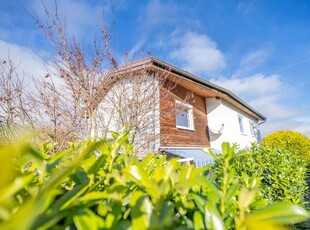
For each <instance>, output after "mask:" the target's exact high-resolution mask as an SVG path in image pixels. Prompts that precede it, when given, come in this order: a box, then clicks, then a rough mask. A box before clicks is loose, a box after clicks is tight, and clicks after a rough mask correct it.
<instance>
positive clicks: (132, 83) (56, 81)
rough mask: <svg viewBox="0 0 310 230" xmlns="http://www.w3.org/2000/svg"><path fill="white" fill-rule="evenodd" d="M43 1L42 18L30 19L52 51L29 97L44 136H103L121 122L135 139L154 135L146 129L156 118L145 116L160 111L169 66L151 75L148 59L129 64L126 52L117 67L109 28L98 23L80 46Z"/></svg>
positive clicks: (170, 85)
mask: <svg viewBox="0 0 310 230" xmlns="http://www.w3.org/2000/svg"><path fill="white" fill-rule="evenodd" d="M42 4H43V6H44V10H45V18H44V19H40V18H39V17H34V19H35V21H36V24H37V25H38V26H39V28H41V29H42V31H43V32H44V35H45V37H46V39H47V40H48V41H49V44H50V45H51V47H52V48H53V51H55V52H56V54H57V55H53V51H51V55H50V60H46V66H47V74H46V76H45V78H43V79H41V80H39V81H37V83H36V85H37V88H38V93H37V94H35V96H34V98H33V99H32V101H34V102H36V104H37V105H36V108H38V113H39V115H37V117H38V118H40V121H39V122H38V123H41V125H40V126H41V127H42V126H44V130H45V132H46V133H47V135H46V136H47V137H49V138H50V139H51V140H53V141H56V142H59V141H62V142H63V143H64V142H67V141H72V140H81V139H85V138H90V137H97V136H99V137H101V136H107V135H108V132H107V130H109V129H111V128H112V130H114V131H120V130H121V129H122V128H123V127H126V128H127V129H129V130H131V134H132V140H131V141H133V142H135V143H138V142H139V141H141V140H142V139H143V141H144V142H143V143H145V144H148V143H150V141H151V140H154V138H155V137H156V135H157V134H156V133H154V132H153V133H149V132H150V130H151V129H152V128H153V130H154V125H156V124H154V122H152V119H149V118H150V116H151V115H154V116H159V113H158V114H156V113H155V112H154V108H156V107H158V106H159V100H156V99H157V98H159V89H160V87H162V86H163V85H165V87H166V88H168V89H172V88H173V87H174V86H175V84H176V83H172V82H170V83H167V81H166V80H167V79H166V77H167V75H168V72H169V70H167V71H162V72H158V73H157V74H156V75H154V74H153V73H152V72H151V71H150V69H149V66H148V65H146V66H145V67H143V68H141V69H139V70H137V69H133V68H132V65H131V64H132V63H133V59H131V58H129V56H128V55H127V54H126V53H125V55H124V60H123V63H124V65H123V67H119V65H118V63H117V61H116V59H115V58H114V56H113V52H112V51H111V49H110V46H109V43H110V40H111V33H110V31H109V29H108V27H107V26H103V27H102V29H101V36H100V37H96V38H95V39H94V41H93V44H92V47H89V48H88V49H85V48H84V47H83V46H82V45H81V44H80V43H79V42H78V41H77V39H76V38H75V37H74V36H69V35H68V33H67V31H66V23H65V20H61V19H60V17H59V15H58V12H57V2H56V1H55V9H54V10H55V12H53V13H51V11H50V10H49V9H47V7H46V6H45V5H44V2H42ZM164 97H165V96H164V95H161V97H160V99H163V98H164ZM111 123H117V125H116V126H113V125H111ZM47 127H50V129H49V130H48V129H47ZM142 136H143V137H142ZM137 140H139V141H137ZM136 147H138V146H136ZM144 147H145V146H144ZM153 149H154V148H153ZM145 151H147V149H145Z"/></svg>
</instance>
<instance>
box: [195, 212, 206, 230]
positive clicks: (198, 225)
mask: <svg viewBox="0 0 310 230" xmlns="http://www.w3.org/2000/svg"><path fill="white" fill-rule="evenodd" d="M194 228H195V230H200V229H205V224H204V222H203V215H202V214H201V212H198V211H196V212H194Z"/></svg>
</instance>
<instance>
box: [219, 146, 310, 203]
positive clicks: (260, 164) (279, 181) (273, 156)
mask: <svg viewBox="0 0 310 230" xmlns="http://www.w3.org/2000/svg"><path fill="white" fill-rule="evenodd" d="M249 151H250V154H245V155H243V156H241V157H236V158H234V159H233V160H232V164H231V167H232V168H233V169H234V171H235V175H236V176H237V177H238V179H239V181H240V182H241V183H242V184H243V185H246V184H247V183H248V180H249V179H248V177H249V176H250V177H251V176H256V177H257V178H258V179H259V180H260V182H261V184H260V192H261V194H262V196H263V197H264V198H265V199H267V200H268V202H269V203H271V202H275V201H283V202H287V203H292V204H297V205H300V206H304V205H305V204H306V195H307V191H308V185H307V182H306V178H307V166H306V163H305V161H303V160H302V159H300V157H298V156H296V155H295V154H293V153H291V152H289V151H286V150H279V149H276V148H271V147H260V146H257V145H253V146H252V148H251V149H250V150H249ZM217 164H219V166H218V167H217V169H216V170H215V173H217V175H218V176H220V174H221V169H220V165H222V164H223V163H222V162H221V161H218V162H217ZM218 171H219V172H218Z"/></svg>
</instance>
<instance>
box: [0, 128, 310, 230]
mask: <svg viewBox="0 0 310 230" xmlns="http://www.w3.org/2000/svg"><path fill="white" fill-rule="evenodd" d="M114 137H115V140H114V141H108V140H101V141H91V140H89V141H86V142H84V143H81V144H78V145H77V144H72V145H71V147H70V148H69V149H67V150H65V151H62V152H58V153H56V154H54V155H50V154H49V153H50V151H51V150H52V149H53V147H54V146H53V145H52V144H47V143H43V144H42V145H41V147H40V149H36V148H33V147H32V146H31V145H29V144H25V143H19V144H16V145H15V146H12V145H9V146H3V147H1V149H0V173H1V175H2V178H4V179H3V180H1V181H0V228H1V229H65V228H66V229H217V230H218V229H266V228H267V227H268V228H269V229H280V228H279V227H280V226H281V225H283V224H286V225H288V224H291V223H295V222H301V221H304V220H305V219H307V218H308V216H309V214H308V213H307V212H306V211H305V210H304V209H303V208H301V207H298V206H295V205H292V204H286V203H273V204H271V205H267V203H268V202H267V201H266V200H265V199H263V197H262V196H261V195H260V193H259V192H258V191H259V189H258V186H259V180H258V179H257V178H255V177H254V176H252V177H248V180H245V181H246V183H245V184H244V185H241V184H239V183H238V180H236V177H235V175H234V170H233V168H232V167H231V162H232V160H233V159H234V158H235V157H239V156H241V155H242V154H244V153H236V151H235V147H230V146H229V144H228V143H224V144H223V150H222V151H223V154H222V155H220V157H221V158H222V160H223V164H222V166H221V167H220V168H218V169H217V170H218V171H219V172H221V175H222V177H221V178H222V179H221V180H215V178H214V175H215V174H211V175H210V167H205V168H194V166H193V165H190V166H186V165H181V164H180V163H179V162H177V160H175V159H173V160H171V161H168V162H167V161H166V159H165V156H159V155H148V157H146V158H144V159H143V160H141V161H140V160H139V159H138V158H137V157H133V156H131V153H132V149H133V147H132V145H130V144H129V142H128V133H123V134H116V133H115V134H114ZM120 152H121V154H120Z"/></svg>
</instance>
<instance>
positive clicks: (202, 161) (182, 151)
mask: <svg viewBox="0 0 310 230" xmlns="http://www.w3.org/2000/svg"><path fill="white" fill-rule="evenodd" d="M163 151H164V152H166V153H170V154H173V155H176V156H179V157H181V158H193V161H194V163H195V165H196V167H203V166H205V165H207V164H213V163H214V159H213V157H212V156H211V155H210V154H208V153H207V152H206V151H205V150H204V148H189V147H188V148H186V147H184V148H182V147H179V148H174V147H171V148H163ZM212 151H213V152H214V153H219V152H218V151H216V150H213V149H212Z"/></svg>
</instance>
